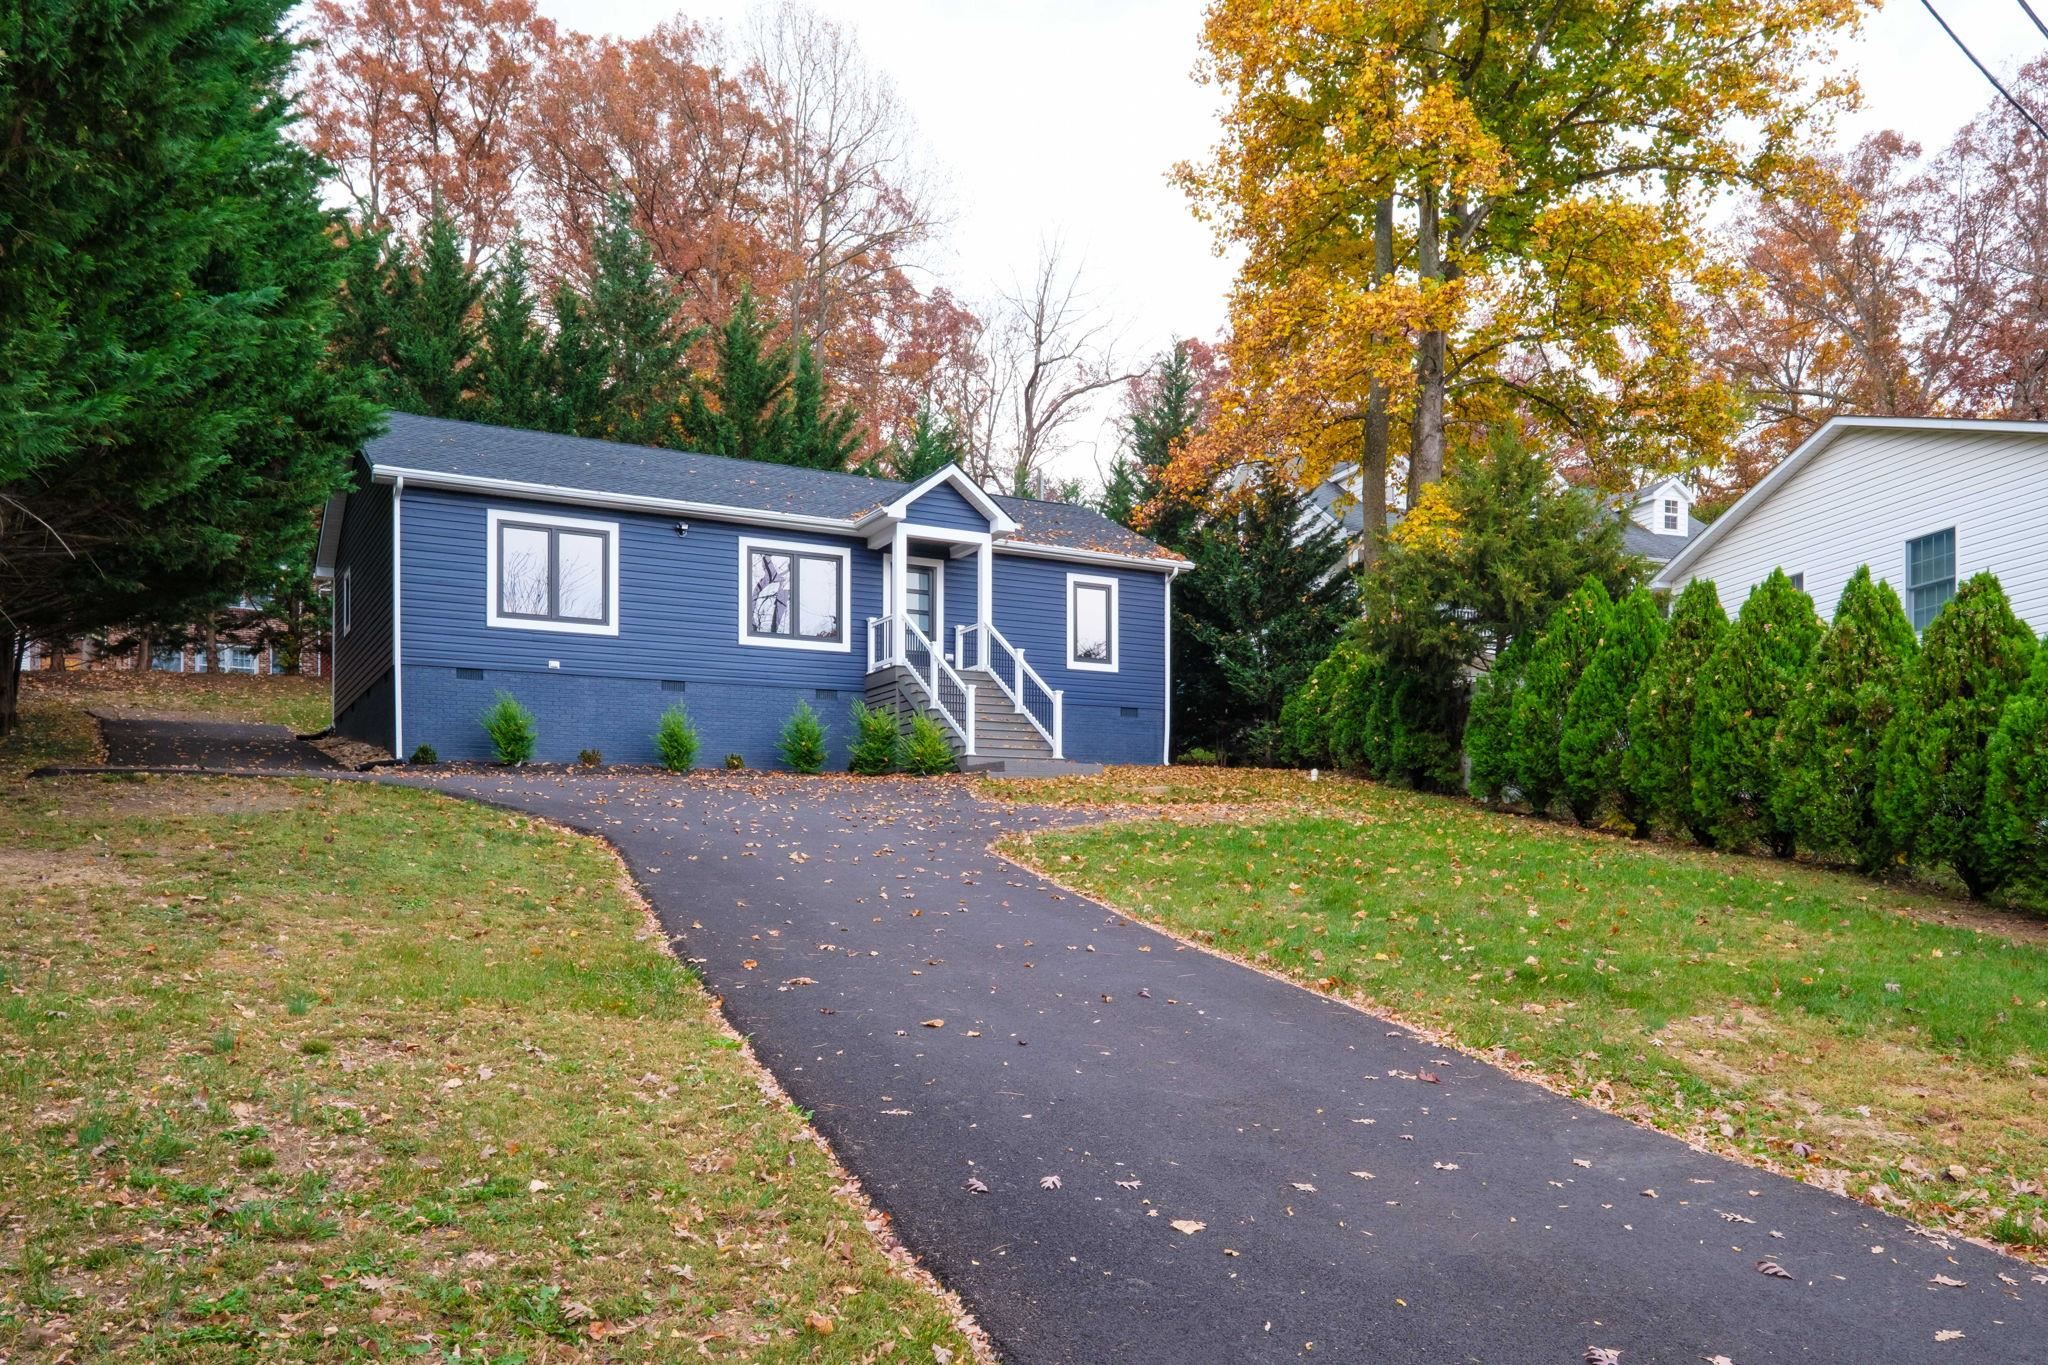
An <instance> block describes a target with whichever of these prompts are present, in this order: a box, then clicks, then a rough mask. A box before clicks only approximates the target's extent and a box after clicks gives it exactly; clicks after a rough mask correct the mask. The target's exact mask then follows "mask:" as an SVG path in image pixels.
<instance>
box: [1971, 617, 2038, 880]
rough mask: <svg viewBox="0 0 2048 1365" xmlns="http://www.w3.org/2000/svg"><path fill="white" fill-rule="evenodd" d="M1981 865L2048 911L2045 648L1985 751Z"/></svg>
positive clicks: (2001, 719) (2013, 696)
mask: <svg viewBox="0 0 2048 1365" xmlns="http://www.w3.org/2000/svg"><path fill="white" fill-rule="evenodd" d="M1984 757H1985V766H1986V767H1987V768H1988V769H1989V773H1990V776H1989V780H1988V782H1987V783H1986V785H1985V791H1984V837H1983V840H1982V842H1983V852H1984V864H1985V866H1986V868H1987V869H1988V873H1989V879H1990V880H1991V881H1993V882H1995V883H1997V884H1998V885H2000V886H2005V887H2009V888H2011V889H2013V890H2015V891H2018V892H2020V893H2021V894H2022V895H2024V896H2026V897H2028V898H2029V899H2030V900H2032V901H2033V903H2034V904H2035V905H2036V906H2037V907H2041V908H2048V649H2044V648H2041V647H2039V646H2036V647H2035V649H2034V666H2033V668H2032V670H2031V671H2030V672H2029V673H2028V674H2027V681H2026V683H2025V685H2024V686H2022V687H2021V688H2020V690H2019V691H2018V692H2016V693H2014V694H2013V695H2012V697H2011V699H2010V700H2008V701H2007V702H2006V704H2005V712H2004V714H2003V715H2002V716H2001V717H2000V719H1999V722H1998V731H1997V733H1996V734H1994V735H1993V736H1992V737H1991V745H1990V747H1989V748H1988V749H1987V750H1986V751H1985V756H1984Z"/></svg>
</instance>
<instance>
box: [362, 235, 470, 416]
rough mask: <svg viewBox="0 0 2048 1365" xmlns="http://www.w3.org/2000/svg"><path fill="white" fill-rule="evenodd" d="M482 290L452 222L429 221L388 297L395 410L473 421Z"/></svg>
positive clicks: (391, 392) (390, 393) (391, 394)
mask: <svg viewBox="0 0 2048 1365" xmlns="http://www.w3.org/2000/svg"><path fill="white" fill-rule="evenodd" d="M482 296H483V286H482V285H480V284H479V283H478V282H477V278H476V271H475V270H474V269H472V268H471V266H470V264H469V260H468V258H467V257H466V256H465V255H464V254H463V251H462V238H461V236H460V235H459V234H458V233H457V232H456V230H455V224H454V223H453V222H451V221H450V220H449V218H448V215H447V214H445V213H440V212H437V213H435V214H434V216H433V217H432V218H430V219H428V220H427V231H426V236H425V238H424V239H423V240H422V241H421V242H420V246H419V249H418V250H417V251H416V252H411V253H408V254H407V256H406V258H405V259H404V260H403V261H401V262H399V263H398V269H397V273H396V275H395V276H394V277H393V279H392V281H391V284H390V286H389V290H388V297H389V304H388V307H389V329H388V332H387V335H386V349H387V351H388V353H389V357H390V359H389V364H390V370H389V373H388V375H387V379H386V383H387V385H388V388H387V393H388V396H389V399H390V402H391V405H392V406H393V407H395V408H398V409H400V410H401V411H404V412H416V413H418V414H420V415H421V416H422V417H468V416H470V415H471V412H470V403H469V392H468V389H469V383H470V380H471V377H472V376H471V375H470V372H469V369H470V363H471V361H472V360H473V359H474V358H475V356H476V349H477V316H476V310H477V301H478V300H479V299H480V298H482Z"/></svg>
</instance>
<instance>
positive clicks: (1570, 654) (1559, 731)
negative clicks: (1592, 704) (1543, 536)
mask: <svg viewBox="0 0 2048 1365" xmlns="http://www.w3.org/2000/svg"><path fill="white" fill-rule="evenodd" d="M1613 613H1614V599H1613V598H1612V597H1610V596H1608V593H1607V587H1606V585H1605V584H1604V583H1602V582H1601V581H1600V580H1599V579H1597V578H1589V579H1587V580H1586V581H1585V582H1584V583H1582V584H1581V585H1580V586H1579V589H1578V591H1576V592H1574V593H1573V594H1572V595H1571V596H1570V597H1568V598H1566V599H1565V600H1564V605H1562V606H1560V607H1559V608H1558V609H1557V610H1556V611H1555V612H1554V613H1552V614H1551V617H1550V620H1549V621H1548V622H1546V623H1545V624H1544V627H1543V633H1542V634H1541V635H1540V636H1538V637H1537V638H1536V642H1535V643H1534V644H1533V645H1531V646H1530V649H1529V663H1528V667H1527V668H1525V669H1524V670H1523V673H1522V686H1521V688H1520V689H1519V690H1518V691H1517V692H1516V693H1515V704H1514V711H1513V718H1512V720H1511V721H1510V729H1509V740H1508V756H1509V759H1508V761H1509V764H1510V766H1511V768H1512V771H1513V772H1514V775H1515V785H1516V786H1517V787H1519V788H1521V790H1522V799H1523V800H1525V801H1527V802H1528V803H1529V805H1530V807H1531V808H1532V809H1533V810H1535V812H1536V813H1537V814H1538V815H1545V814H1548V813H1549V811H1550V807H1551V805H1552V803H1553V802H1555V801H1556V800H1557V798H1558V796H1559V795H1560V794H1561V793H1562V792H1563V790H1564V766H1563V763H1562V761H1561V759H1560V757H1559V746H1560V745H1561V744H1562V743H1563V740H1564V722H1565V708H1566V707H1567V706H1568V705H1570V703H1571V697H1572V691H1573V689H1574V688H1576V687H1577V686H1578V685H1579V678H1580V676H1581V675H1582V674H1584V672H1585V671H1586V665H1587V664H1588V663H1590V662H1592V659H1593V652H1594V651H1595V650H1596V649H1598V648H1599V646H1600V640H1601V638H1602V636H1603V635H1605V633H1606V631H1607V628H1608V623H1609V621H1610V619H1611V618H1612V616H1613Z"/></svg>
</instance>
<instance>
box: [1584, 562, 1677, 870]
mask: <svg viewBox="0 0 2048 1365" xmlns="http://www.w3.org/2000/svg"><path fill="white" fill-rule="evenodd" d="M1663 643H1664V616H1663V613H1661V612H1659V611H1658V610H1657V599H1656V598H1654V597H1652V596H1650V594H1649V590H1648V589H1645V588H1637V589H1636V590H1635V591H1634V592H1632V593H1630V594H1629V595H1628V596H1626V597H1624V598H1622V599H1621V600H1620V601H1619V602H1616V603H1615V604H1614V609H1613V610H1612V611H1611V612H1609V613H1608V615H1607V622H1606V628H1605V629H1604V630H1603V631H1601V633H1600V643H1599V645H1598V647H1597V648H1595V649H1594V651H1593V657H1592V658H1591V659H1589V660H1587V661H1586V671H1585V672H1584V673H1581V674H1580V675H1579V685H1578V686H1577V687H1575V688H1573V689H1572V696H1571V700H1570V701H1569V702H1567V703H1566V704H1565V708H1564V736H1563V738H1562V739H1561V740H1560V741H1559V744H1558V767H1559V769H1560V771H1561V772H1562V773H1563V775H1564V799H1565V801H1566V802H1567V803H1569V804H1570V806H1571V808H1572V814H1573V815H1575V816H1577V817H1578V820H1579V823H1580V824H1582V825H1590V824H1592V823H1593V821H1594V820H1595V819H1596V818H1598V817H1599V816H1600V814H1601V812H1602V811H1604V810H1607V809H1610V808H1611V809H1613V810H1615V811H1617V812H1618V813H1619V814H1620V815H1621V817H1622V818H1623V819H1624V820H1626V821H1628V823H1629V825H1630V827H1632V828H1633V829H1634V830H1635V832H1636V833H1637V834H1638V835H1642V834H1647V833H1649V832H1650V831H1649V819H1648V813H1647V812H1646V811H1645V810H1644V808H1643V805H1642V803H1641V802H1639V801H1636V800H1635V799H1634V798H1633V797H1631V796H1630V795H1629V793H1628V789H1627V788H1626V787H1625V786H1623V784H1622V781H1621V756H1622V755H1623V754H1625V753H1627V752H1628V744H1629V734H1628V704H1629V699H1630V698H1631V697H1632V696H1634V694H1635V689H1636V683H1637V682H1638V681H1640V680H1641V678H1642V676H1643V670H1644V669H1645V668H1647V667H1649V664H1650V660H1651V659H1652V658H1654V657H1656V653H1657V646H1659V645H1661V644H1663Z"/></svg>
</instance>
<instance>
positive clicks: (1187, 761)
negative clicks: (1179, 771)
mask: <svg viewBox="0 0 2048 1365" xmlns="http://www.w3.org/2000/svg"><path fill="white" fill-rule="evenodd" d="M1174 762H1176V763H1180V764H1184V765H1185V766H1187V767H1190V768H1214V767H1216V766H1217V765H1219V764H1220V763H1222V762H1223V760H1222V759H1220V758H1218V757H1217V756H1216V751H1215V750H1214V749H1204V748H1203V747H1202V746H1201V745H1199V744H1198V745H1196V746H1195V747H1194V748H1192V749H1184V750H1182V751H1181V756H1180V757H1179V758H1176V759H1175V760H1174Z"/></svg>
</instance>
